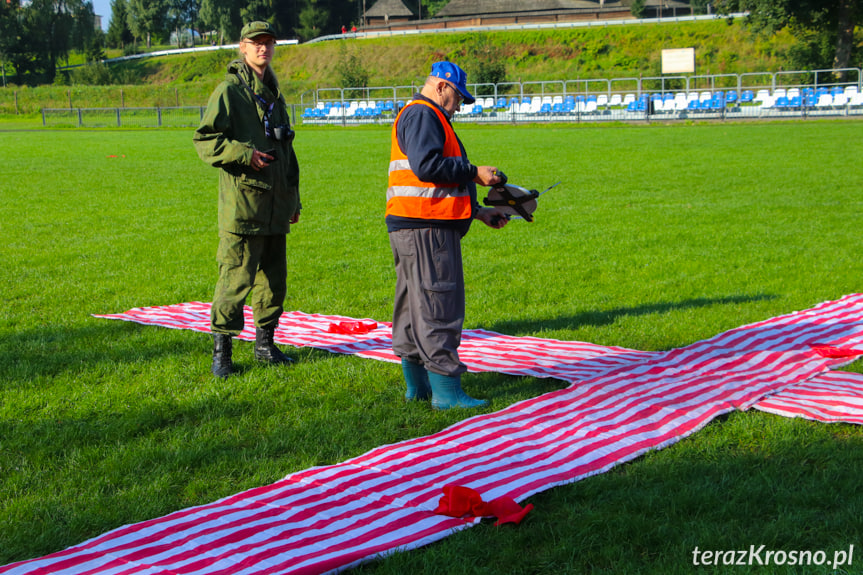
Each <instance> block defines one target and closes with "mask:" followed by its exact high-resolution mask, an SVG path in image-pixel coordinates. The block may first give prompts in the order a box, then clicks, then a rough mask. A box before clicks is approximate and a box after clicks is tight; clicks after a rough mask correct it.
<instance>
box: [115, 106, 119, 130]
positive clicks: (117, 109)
mask: <svg viewBox="0 0 863 575" xmlns="http://www.w3.org/2000/svg"><path fill="white" fill-rule="evenodd" d="M115 111H116V112H117V127H118V128H119V127H120V108H116V110H115Z"/></svg>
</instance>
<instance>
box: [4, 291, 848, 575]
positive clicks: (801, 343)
mask: <svg viewBox="0 0 863 575" xmlns="http://www.w3.org/2000/svg"><path fill="white" fill-rule="evenodd" d="M100 317H111V318H115V319H126V320H129V321H138V322H139V323H149V324H155V325H164V326H166V327H178V328H184V329H197V330H199V331H208V326H209V306H208V305H207V304H199V303H193V304H180V305H178V306H167V307H165V308H140V309H136V310H130V312H127V313H126V314H119V315H111V316H100ZM358 321H359V323H360V324H364V325H367V324H368V323H369V322H372V321H374V320H353V319H351V318H345V317H341V316H321V315H308V314H299V312H293V313H291V314H285V316H283V320H282V322H281V323H280V327H279V331H277V334H276V335H277V337H276V339H277V341H279V342H280V343H288V344H290V345H312V346H314V347H319V348H321V349H329V350H330V351H334V352H337V353H354V354H356V355H360V356H363V357H372V358H375V359H382V360H386V361H395V358H394V357H393V356H392V351H391V350H390V349H389V348H388V346H389V325H388V324H381V323H377V324H376V325H377V328H375V329H369V331H365V329H363V330H356V331H362V332H364V333H350V332H351V331H352V330H344V331H348V332H349V333H337V332H338V331H339V330H336V333H334V332H330V331H328V330H329V326H330V325H331V324H332V323H334V322H358ZM295 324H296V325H295ZM241 337H242V338H244V339H253V338H254V335H253V334H248V333H245V332H244V334H243V335H242V336H241ZM828 347H829V348H833V349H842V350H845V353H842V354H830V353H824V349H825V348H828ZM859 349H863V295H860V294H855V295H851V296H846V297H844V298H842V299H840V300H838V301H835V302H826V303H823V304H820V305H818V306H816V307H814V308H812V309H810V310H806V311H803V312H797V313H792V314H788V315H785V316H780V317H777V318H773V319H770V320H766V321H763V322H759V323H755V324H751V325H748V326H743V327H741V328H737V329H734V330H731V331H728V332H725V333H723V334H720V335H717V336H715V337H713V338H710V339H708V340H704V341H701V342H697V343H694V344H692V345H689V346H686V347H683V348H679V349H673V350H670V351H667V352H640V351H636V350H629V349H625V348H617V347H604V346H596V345H593V344H588V343H581V342H561V341H556V340H543V339H540V338H513V337H510V336H503V335H501V334H495V333H492V332H486V331H482V330H474V331H469V332H466V334H465V337H463V345H462V348H460V353H461V354H462V357H463V359H464V360H465V361H466V362H467V363H468V364H469V365H470V366H471V369H472V370H475V371H487V370H492V369H493V370H494V371H501V372H504V373H513V374H518V375H533V376H537V377H557V378H560V379H564V380H566V381H569V382H571V383H572V385H570V386H569V387H567V388H565V389H561V390H558V391H553V392H550V393H546V394H544V395H541V396H539V397H536V398H533V399H529V400H525V401H521V402H519V403H516V404H513V405H511V406H509V407H506V408H504V409H502V410H500V411H497V412H495V413H489V414H482V415H477V416H474V417H471V418H469V419H466V420H464V421H461V422H459V423H457V424H454V425H452V426H450V427H449V428H447V429H444V430H442V431H440V432H438V433H435V434H433V435H430V436H427V437H420V438H416V439H411V440H407V441H403V442H400V443H397V444H393V445H385V446H382V447H378V448H376V449H373V450H371V451H369V452H367V453H365V454H363V455H360V456H358V457H355V458H353V459H350V460H348V461H345V462H343V463H338V464H335V465H328V466H324V467H314V468H311V469H307V470H303V471H298V472H296V473H291V474H290V475H288V476H287V477H285V478H284V479H283V480H281V481H278V482H276V483H273V484H271V485H266V486H262V487H259V488H255V489H251V490H248V491H245V492H243V493H239V494H237V495H234V496H231V497H227V498H224V499H221V500H219V501H216V502H214V503H211V504H208V505H203V506H199V507H193V508H189V509H184V510H180V511H176V512H174V513H171V514H169V515H166V516H164V517H160V518H156V519H152V520H149V521H144V522H141V523H136V524H133V525H127V526H124V527H120V528H118V529H115V530H113V531H110V532H108V533H105V534H103V535H101V536H99V537H96V538H94V539H91V540H90V541H86V542H84V543H81V544H79V545H76V546H73V547H70V548H68V549H66V550H63V551H59V552H57V553H53V554H51V555H47V556H45V557H41V558H37V559H33V560H29V561H24V562H19V563H14V564H10V565H7V566H5V567H0V573H2V574H16V575H20V574H24V573H46V574H47V573H52V574H55V575H66V574H68V575H72V574H74V575H97V574H98V575H108V574H111V575H121V574H132V573H135V574H143V573H146V574H168V573H170V574H181V573H182V574H207V575H216V574H219V575H222V574H225V575H227V574H231V575H239V574H253V573H254V574H283V573H284V574H287V573H322V572H328V571H338V570H343V569H346V568H349V567H351V566H354V565H356V564H358V563H361V562H364V561H370V560H373V559H374V558H376V557H379V556H381V555H385V554H388V553H393V552H396V551H403V550H407V549H411V548H416V547H419V546H422V545H426V544H428V543H430V542H432V541H435V540H438V539H441V538H443V537H446V536H447V535H449V534H451V533H453V532H454V531H457V530H459V529H463V528H466V527H469V526H471V525H474V524H476V523H477V522H478V521H480V518H478V517H467V518H459V517H450V516H447V515H442V514H439V513H437V512H436V510H437V509H438V505H439V503H440V500H441V496H442V494H443V488H444V487H445V486H448V485H457V486H462V487H465V488H469V489H473V490H475V491H476V492H477V493H478V494H479V495H480V496H481V498H482V500H484V501H493V500H495V499H498V498H511V499H512V500H514V501H516V502H519V501H523V500H524V499H526V498H527V497H529V496H530V495H532V494H535V493H538V492H541V491H544V490H546V489H549V488H552V487H554V486H556V485H562V484H567V483H572V482H575V481H578V480H580V479H583V478H585V477H589V476H591V475H595V474H598V473H602V472H604V471H606V470H608V469H610V468H611V467H613V466H615V465H619V464H620V463H623V462H625V461H629V460H631V459H633V458H635V457H637V456H639V455H641V454H643V453H645V452H646V451H648V450H651V449H661V448H663V447H666V446H668V445H671V444H673V443H675V442H677V441H679V440H680V439H682V438H683V437H686V436H687V435H689V434H691V433H693V432H695V431H697V430H698V429H700V428H701V427H703V426H704V425H706V424H707V423H708V422H709V421H710V420H712V419H713V418H715V417H716V416H718V415H720V414H722V413H726V412H729V411H731V410H734V409H748V408H750V407H752V406H755V405H758V404H759V402H762V401H765V398H767V397H768V396H771V395H772V396H773V398H775V397H778V396H779V395H780V394H781V393H785V392H787V391H788V390H793V389H795V388H796V387H797V386H801V385H808V386H812V385H813V384H820V383H819V382H823V381H824V380H825V378H826V380H827V384H829V385H830V386H832V387H833V388H834V389H840V390H845V391H844V392H845V393H846V394H847V397H853V396H854V394H855V393H856V392H858V391H859V389H860V388H859V387H855V386H859V384H860V379H859V378H857V377H853V376H852V377H850V378H843V377H833V376H834V374H831V373H830V371H829V370H831V369H833V368H835V367H837V366H839V365H842V364H843V363H846V362H848V361H851V360H853V359H855V358H856V357H857V352H856V350H859ZM861 353H863V352H861ZM783 390H785V391H783ZM798 395H800V394H798ZM803 395H804V396H805V395H806V394H803ZM808 397H809V398H810V401H811V398H812V397H815V398H816V401H815V403H818V401H817V398H818V397H819V396H818V395H817V393H810V394H809V395H808ZM820 397H821V400H822V402H824V398H825V396H824V395H822V396H820ZM768 399H769V398H768ZM792 403H793V401H792ZM775 407H776V409H777V410H781V409H783V408H782V406H781V405H776V406H775ZM831 407H834V408H835V407H836V406H835V405H834V406H831ZM791 411H793V410H791ZM809 411H810V412H812V413H814V412H816V411H817V409H814V410H813V409H811V405H810V409H809ZM839 411H841V410H839ZM788 414H789V415H803V413H791V412H789V413H788ZM852 415H853V414H852Z"/></svg>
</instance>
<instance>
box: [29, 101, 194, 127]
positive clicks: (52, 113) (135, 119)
mask: <svg viewBox="0 0 863 575" xmlns="http://www.w3.org/2000/svg"><path fill="white" fill-rule="evenodd" d="M205 109H206V108H204V107H202V106H179V107H170V108H45V109H43V110H42V125H43V126H45V127H50V128H185V127H197V126H198V124H200V123H201V118H202V117H203V116H204V110H205Z"/></svg>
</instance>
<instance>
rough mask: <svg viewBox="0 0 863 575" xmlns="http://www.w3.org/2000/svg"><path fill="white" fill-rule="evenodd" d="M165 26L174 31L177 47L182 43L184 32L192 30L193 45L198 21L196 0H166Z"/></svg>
mask: <svg viewBox="0 0 863 575" xmlns="http://www.w3.org/2000/svg"><path fill="white" fill-rule="evenodd" d="M167 2H168V17H167V22H166V23H167V26H168V27H169V28H170V29H171V30H173V31H174V34H175V35H176V37H177V45H178V46H179V45H180V44H181V43H183V42H184V38H185V37H186V31H187V30H192V34H191V44H192V45H193V46H194V45H195V33H194V28H195V24H196V23H197V21H198V0H167Z"/></svg>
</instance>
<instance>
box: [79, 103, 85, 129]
mask: <svg viewBox="0 0 863 575" xmlns="http://www.w3.org/2000/svg"><path fill="white" fill-rule="evenodd" d="M83 125H84V118H83V116H82V115H81V108H78V127H79V128H80V127H81V126H83Z"/></svg>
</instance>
